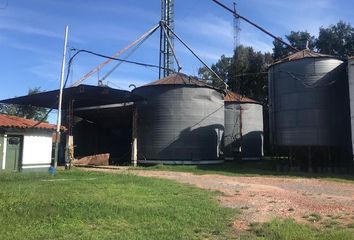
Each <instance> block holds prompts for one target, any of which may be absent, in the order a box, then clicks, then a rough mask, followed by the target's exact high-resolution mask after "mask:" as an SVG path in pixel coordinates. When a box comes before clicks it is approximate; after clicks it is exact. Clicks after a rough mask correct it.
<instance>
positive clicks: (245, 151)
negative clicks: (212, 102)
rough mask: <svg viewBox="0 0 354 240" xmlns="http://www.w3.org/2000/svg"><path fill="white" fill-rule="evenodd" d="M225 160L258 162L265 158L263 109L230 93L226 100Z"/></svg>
mask: <svg viewBox="0 0 354 240" xmlns="http://www.w3.org/2000/svg"><path fill="white" fill-rule="evenodd" d="M224 100H225V133H224V149H223V151H224V156H225V159H235V158H237V157H238V158H242V159H243V160H257V159H260V158H261V157H262V156H263V107H262V105H261V104H260V103H258V102H257V101H255V100H253V99H250V98H247V97H244V96H241V95H239V94H237V93H234V92H230V91H228V92H227V94H226V96H225V98H224Z"/></svg>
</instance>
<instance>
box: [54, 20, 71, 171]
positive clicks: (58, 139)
mask: <svg viewBox="0 0 354 240" xmlns="http://www.w3.org/2000/svg"><path fill="white" fill-rule="evenodd" d="M68 31H69V26H66V28H65V37H64V49H63V60H62V63H61V76H60V91H59V103H58V115H57V130H56V138H55V155H54V162H53V166H52V167H53V168H54V169H56V168H57V165H58V159H59V143H60V127H61V105H62V99H63V87H64V75H65V58H66V46H67V42H68ZM54 171H55V170H54Z"/></svg>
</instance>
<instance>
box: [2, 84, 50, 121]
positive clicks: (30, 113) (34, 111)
mask: <svg viewBox="0 0 354 240" xmlns="http://www.w3.org/2000/svg"><path fill="white" fill-rule="evenodd" d="M40 92H41V90H40V88H39V87H35V88H30V89H29V90H28V94H27V95H32V94H36V93H40ZM0 113H1V114H6V115H13V116H18V117H22V118H27V119H32V120H35V121H40V120H43V121H46V120H47V117H48V116H46V113H47V110H46V109H45V108H42V107H34V106H25V105H15V104H0ZM43 118H44V119H43Z"/></svg>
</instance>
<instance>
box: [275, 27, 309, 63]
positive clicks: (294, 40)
mask: <svg viewBox="0 0 354 240" xmlns="http://www.w3.org/2000/svg"><path fill="white" fill-rule="evenodd" d="M285 37H286V39H287V40H288V42H289V43H290V45H291V46H293V47H295V48H297V49H299V50H302V49H305V48H306V47H308V48H309V49H310V50H314V49H315V43H316V38H315V37H314V36H311V34H310V33H308V32H307V31H297V32H295V31H291V32H290V34H288V35H285ZM307 42H308V45H307V46H306V43H307ZM273 46H274V48H273V58H274V59H280V58H283V57H286V56H287V55H289V54H293V53H294V51H293V50H292V49H291V48H289V47H288V46H286V45H284V44H282V43H281V42H279V41H276V40H274V41H273Z"/></svg>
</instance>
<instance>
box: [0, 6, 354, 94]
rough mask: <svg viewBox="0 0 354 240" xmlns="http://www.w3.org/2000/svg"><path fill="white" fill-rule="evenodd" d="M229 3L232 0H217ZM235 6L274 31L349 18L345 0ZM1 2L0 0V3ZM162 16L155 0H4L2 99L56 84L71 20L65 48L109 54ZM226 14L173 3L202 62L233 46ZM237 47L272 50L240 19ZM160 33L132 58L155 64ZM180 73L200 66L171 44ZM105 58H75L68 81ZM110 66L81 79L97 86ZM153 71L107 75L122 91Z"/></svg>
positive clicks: (0, 21)
mask: <svg viewBox="0 0 354 240" xmlns="http://www.w3.org/2000/svg"><path fill="white" fill-rule="evenodd" d="M222 2H223V3H225V4H227V5H228V6H230V7H231V6H232V2H233V1H232V0H223V1H222ZM237 2H238V11H239V13H240V14H242V15H243V16H245V17H247V18H249V19H251V20H253V21H255V22H257V23H258V24H260V25H262V26H263V27H265V28H266V29H268V30H270V31H271V32H273V33H274V34H276V35H278V36H284V35H285V34H287V33H289V32H290V31H291V30H308V31H309V32H310V33H312V34H315V35H317V33H318V28H319V27H320V26H328V25H329V24H333V23H337V22H338V21H339V20H344V21H346V22H349V23H351V24H352V25H354V23H353V19H354V12H353V11H352V9H354V1H350V0H337V1H335V0H310V1H309V0H297V1H290V0H283V1H282V0H238V1H237ZM5 3H6V0H0V7H1V6H5ZM159 19H160V0H101V1H97V0H95V1H94V0H85V1H84V0H8V4H7V7H6V8H5V9H0V53H1V54H0V70H1V90H0V99H4V98H9V97H14V96H20V95H24V94H26V93H27V91H28V88H30V87H41V89H42V90H52V89H56V88H58V87H59V76H60V65H61V54H62V48H63V33H64V27H65V25H66V24H68V25H69V27H70V30H69V46H70V47H75V48H77V49H88V50H92V51H97V52H100V53H103V54H107V55H112V54H113V53H115V52H117V51H118V50H120V49H122V48H123V47H125V46H126V45H128V44H129V43H130V42H132V41H133V40H134V39H136V38H137V37H138V36H139V35H141V34H142V33H143V32H145V31H147V30H148V29H150V28H151V27H152V26H153V25H155V24H157V22H158V21H159ZM232 20H233V19H232V16H231V15H230V14H229V13H228V12H226V11H224V10H223V9H221V8H220V7H218V6H217V5H215V4H214V3H213V2H212V1H210V0H175V31H176V32H177V33H178V34H179V35H180V36H181V37H182V38H183V39H184V40H185V41H186V42H187V43H188V44H189V45H190V46H191V47H192V48H193V49H194V50H195V51H196V52H197V53H198V54H199V55H200V57H201V58H202V59H203V60H205V61H206V62H207V63H208V64H211V63H214V62H215V61H216V60H217V59H218V58H219V57H220V55H222V54H225V55H231V54H232V48H233V27H232V26H233V22H232ZM241 29H242V30H241V35H240V40H241V44H244V45H249V46H252V47H254V49H255V50H259V51H271V48H272V39H271V38H270V37H268V36H267V35H265V34H263V33H262V32H260V31H258V30H257V29H254V28H253V27H251V26H249V25H248V24H247V23H245V22H241ZM158 48H159V42H158V34H155V35H154V36H153V37H152V38H151V39H149V40H148V41H146V42H145V43H144V45H142V46H141V48H139V50H137V51H136V52H135V54H134V55H133V56H132V57H131V58H130V59H131V60H136V61H142V62H147V63H152V64H157V63H158ZM176 49H177V55H178V57H179V58H180V61H181V63H182V67H183V72H185V73H187V74H197V71H198V68H199V67H200V66H201V64H200V63H199V62H198V61H197V60H195V59H194V57H192V56H191V55H190V54H189V53H188V52H187V51H186V50H185V49H184V48H183V47H182V46H181V45H179V44H176ZM101 61H103V59H100V58H97V57H93V56H90V55H85V54H82V55H80V56H79V57H78V58H76V60H75V62H74V65H73V74H72V76H71V77H70V81H69V82H71V81H75V80H77V79H79V78H80V77H81V76H82V75H84V74H85V73H87V72H88V71H90V70H91V69H92V68H94V67H95V66H96V65H97V64H99V63H100V62H101ZM113 66H114V63H111V64H109V65H107V66H106V67H105V68H104V69H102V71H100V73H99V75H98V74H95V75H93V76H92V77H91V78H90V79H88V80H86V81H85V82H84V83H86V84H96V83H97V79H98V77H99V76H103V75H104V74H105V73H106V72H107V71H109V70H110V69H111V68H112V67H113ZM157 77H158V72H157V70H155V69H150V68H145V67H140V66H131V65H129V64H122V65H121V66H120V67H119V68H118V69H117V70H116V71H115V72H114V74H112V75H111V76H110V78H108V79H107V80H108V81H109V86H111V87H115V88H122V89H127V88H128V86H129V85H130V84H132V83H133V84H135V85H137V86H139V85H142V84H144V83H147V82H149V81H152V80H155V79H157Z"/></svg>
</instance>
